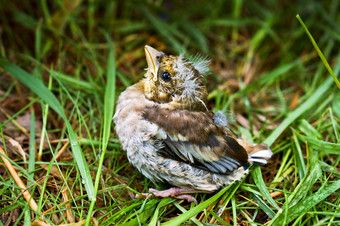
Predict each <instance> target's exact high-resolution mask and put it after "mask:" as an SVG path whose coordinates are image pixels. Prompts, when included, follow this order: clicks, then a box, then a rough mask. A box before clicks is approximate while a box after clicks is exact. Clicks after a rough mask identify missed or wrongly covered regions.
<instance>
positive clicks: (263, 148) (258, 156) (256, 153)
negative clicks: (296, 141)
mask: <svg viewBox="0 0 340 226" xmlns="http://www.w3.org/2000/svg"><path fill="white" fill-rule="evenodd" d="M237 141H238V143H239V144H240V145H242V146H243V147H244V149H245V150H246V151H247V153H248V161H249V162H250V163H252V164H256V165H265V164H267V160H268V159H270V158H271V157H272V155H273V152H272V151H271V150H270V148H269V147H268V145H266V144H250V143H248V142H246V141H244V140H237Z"/></svg>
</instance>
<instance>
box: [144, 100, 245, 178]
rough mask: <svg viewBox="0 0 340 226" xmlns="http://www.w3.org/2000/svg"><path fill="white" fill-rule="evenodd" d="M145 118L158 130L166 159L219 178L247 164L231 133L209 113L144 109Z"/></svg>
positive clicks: (157, 107) (241, 148)
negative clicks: (216, 122) (193, 166)
mask: <svg viewBox="0 0 340 226" xmlns="http://www.w3.org/2000/svg"><path fill="white" fill-rule="evenodd" d="M143 117H144V118H145V119H146V120H148V121H150V122H152V123H155V124H157V125H158V126H159V128H160V129H159V132H158V134H157V138H158V139H160V140H162V141H163V143H164V148H163V149H161V150H159V152H160V153H161V154H162V155H163V156H166V157H169V158H173V159H176V160H179V161H183V162H186V163H189V164H193V165H195V166H196V167H198V168H202V169H205V170H208V171H211V172H213V173H220V174H228V173H230V172H232V171H234V170H235V169H236V168H238V167H240V166H242V165H245V164H247V160H248V155H247V152H246V151H245V149H244V148H243V147H242V146H241V145H240V144H239V143H238V142H237V141H236V139H235V137H234V135H233V134H231V133H230V132H229V130H228V129H226V128H224V127H219V126H216V125H215V123H214V121H213V119H212V117H211V116H210V115H209V114H208V113H205V112H192V111H188V110H169V109H164V108H161V107H159V106H155V107H149V108H145V109H144V112H143Z"/></svg>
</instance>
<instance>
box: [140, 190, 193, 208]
mask: <svg viewBox="0 0 340 226" xmlns="http://www.w3.org/2000/svg"><path fill="white" fill-rule="evenodd" d="M188 191H191V192H192V190H188V189H184V188H169V189H167V190H163V191H158V190H156V189H153V188H150V189H149V193H141V194H137V195H136V198H147V199H148V198H151V197H152V196H155V197H162V198H166V197H172V198H176V199H181V200H186V201H188V202H194V203H195V204H196V205H198V202H197V200H196V199H195V198H194V197H193V196H192V195H188V194H185V193H186V192H188Z"/></svg>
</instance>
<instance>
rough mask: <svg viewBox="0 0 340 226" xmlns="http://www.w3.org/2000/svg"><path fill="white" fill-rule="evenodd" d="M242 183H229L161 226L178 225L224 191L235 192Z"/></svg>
mask: <svg viewBox="0 0 340 226" xmlns="http://www.w3.org/2000/svg"><path fill="white" fill-rule="evenodd" d="M241 184H242V183H237V184H235V183H234V184H231V185H229V186H227V187H224V188H223V189H222V190H221V191H220V192H218V193H217V194H216V195H214V196H213V197H211V198H209V199H208V200H206V201H204V202H202V203H200V204H199V205H198V206H195V207H194V208H192V209H190V210H188V211H187V212H185V213H183V214H181V215H179V216H178V217H175V218H174V219H172V220H170V221H168V222H166V223H163V224H161V225H162V226H170V225H179V224H182V223H183V222H185V221H186V220H188V219H190V218H191V217H193V216H194V215H196V214H198V213H199V212H201V211H202V210H204V209H206V208H207V207H208V206H210V205H211V204H212V203H214V202H215V201H217V200H218V198H220V197H221V196H222V195H223V194H224V193H226V192H227V191H228V190H230V191H232V192H235V191H236V189H237V188H238V187H239V186H240V185H241Z"/></svg>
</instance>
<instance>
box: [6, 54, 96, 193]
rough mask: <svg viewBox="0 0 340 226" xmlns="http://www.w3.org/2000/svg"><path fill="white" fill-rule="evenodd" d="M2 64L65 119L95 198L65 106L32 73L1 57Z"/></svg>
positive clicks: (76, 155)
mask: <svg viewBox="0 0 340 226" xmlns="http://www.w3.org/2000/svg"><path fill="white" fill-rule="evenodd" d="M0 66H1V67H3V68H4V69H5V70H6V71H8V72H9V73H11V74H12V75H13V76H14V77H15V78H17V79H18V80H19V81H20V82H21V83H22V84H24V85H25V86H27V87H28V88H29V89H30V90H31V91H33V92H34V93H35V94H36V95H38V96H39V97H40V98H41V99H43V100H44V101H45V102H46V103H47V104H49V106H50V107H51V108H52V109H53V110H54V111H55V112H56V113H58V114H59V115H60V117H62V119H63V120H64V121H65V124H66V128H67V131H68V134H69V139H70V144H71V148H72V152H73V155H74V158H75V162H76V163H77V166H78V169H79V171H80V174H81V176H82V179H83V181H84V183H83V184H84V185H85V189H86V192H87V193H88V195H89V199H90V200H93V199H95V196H94V187H93V182H92V177H91V174H90V170H89V167H88V164H87V162H86V160H85V157H84V154H83V152H82V150H81V147H80V145H79V142H78V141H77V136H76V134H75V132H74V131H73V128H72V126H71V124H70V122H69V120H68V118H67V117H66V115H65V112H64V110H63V107H62V106H61V104H60V103H59V101H58V99H57V98H56V97H55V95H54V94H53V93H52V92H51V91H50V90H49V89H48V88H47V87H46V86H45V85H44V84H43V83H42V82H41V81H40V80H38V79H36V78H34V77H33V76H32V75H31V74H29V73H28V72H26V71H25V70H23V69H21V68H20V67H18V66H16V65H15V64H12V63H9V62H7V61H5V60H3V59H0Z"/></svg>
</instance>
